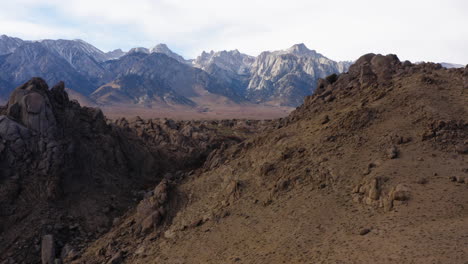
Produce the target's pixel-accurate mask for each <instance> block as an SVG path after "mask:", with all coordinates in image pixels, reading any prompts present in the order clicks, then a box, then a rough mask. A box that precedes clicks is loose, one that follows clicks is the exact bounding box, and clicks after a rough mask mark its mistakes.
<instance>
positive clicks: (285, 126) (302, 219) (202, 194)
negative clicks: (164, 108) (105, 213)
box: [73, 54, 468, 264]
mask: <svg viewBox="0 0 468 264" xmlns="http://www.w3.org/2000/svg"><path fill="white" fill-rule="evenodd" d="M467 116H468V68H465V69H445V68H442V67H441V66H440V65H439V64H431V63H424V64H420V65H413V64H411V63H409V62H403V63H401V62H400V61H399V60H398V58H397V57H396V56H394V55H388V56H382V55H374V54H368V55H365V56H363V57H361V58H360V59H359V60H358V61H357V62H356V63H355V64H354V65H353V66H352V67H351V68H350V70H349V73H346V74H341V75H339V76H338V77H336V76H335V77H330V78H327V80H321V81H319V83H318V89H317V91H316V93H315V94H314V95H312V96H310V97H307V99H306V100H305V103H304V104H303V105H302V106H300V107H299V108H298V109H297V110H296V111H294V112H293V113H292V114H291V115H290V116H289V117H288V118H285V119H282V120H278V121H277V124H276V125H275V128H276V129H274V130H268V131H267V132H264V133H261V134H259V135H258V136H256V137H254V138H251V139H248V140H246V141H244V142H242V143H240V144H238V145H235V146H232V147H230V148H221V149H219V150H216V151H215V152H213V153H212V154H211V155H210V157H209V158H208V161H207V162H206V163H205V165H204V166H203V168H201V169H199V170H196V171H195V172H193V173H192V174H190V175H186V176H185V178H183V179H182V180H181V179H177V180H171V179H170V178H169V179H168V180H166V181H163V182H161V183H160V184H159V185H158V186H157V187H156V188H155V189H154V192H152V193H151V195H150V196H148V197H147V198H145V199H143V200H142V201H141V202H140V203H139V205H138V207H137V208H136V209H135V210H133V211H130V212H128V213H127V215H126V217H125V218H123V219H120V220H119V222H116V223H115V224H114V226H113V227H112V229H111V231H110V232H108V233H107V234H105V235H104V236H102V237H101V238H100V239H98V240H97V241H95V242H94V243H92V244H90V245H89V246H88V247H87V249H86V251H85V253H84V254H83V255H80V256H75V260H74V261H73V263H103V262H106V261H109V263H233V262H238V263H455V264H457V263H460V264H464V263H465V262H466V259H468V248H467V247H466V246H465V245H466V244H467V243H468V233H467V232H468V231H467V229H466V226H467V223H468V208H466V206H465V205H466V204H467V203H468V195H467V190H468V189H467V188H468V180H467V179H466V178H467V177H468V174H467V173H468V163H467V160H466V159H467V154H468V120H466V117H467ZM162 212H164V213H162ZM151 217H154V218H151ZM147 219H153V220H152V221H149V220H147Z"/></svg>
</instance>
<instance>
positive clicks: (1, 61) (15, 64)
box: [0, 42, 95, 96]
mask: <svg viewBox="0 0 468 264" xmlns="http://www.w3.org/2000/svg"><path fill="white" fill-rule="evenodd" d="M32 76H42V77H43V78H44V79H45V80H46V81H48V82H52V83H57V82H59V81H66V82H67V85H68V88H71V89H73V90H75V91H77V92H79V93H82V94H84V95H88V94H90V93H91V92H92V91H93V90H94V89H95V85H94V84H93V83H92V82H91V81H90V80H89V79H88V78H87V77H86V76H85V75H83V74H81V73H79V72H77V71H76V70H75V69H74V68H73V67H72V66H71V65H70V63H68V62H67V61H66V60H65V59H63V58H62V57H60V56H58V55H57V54H55V53H54V52H52V51H50V50H49V49H47V48H46V47H45V46H44V45H43V44H41V43H39V42H30V43H26V44H23V45H22V46H20V47H18V48H17V49H15V51H14V52H13V53H11V54H9V55H5V56H2V57H0V79H3V80H5V81H8V82H9V83H11V84H13V85H15V86H16V85H20V84H21V83H23V82H25V81H27V80H28V79H29V78H31V77H32ZM13 87H14V86H13ZM10 89H11V88H10ZM7 92H8V93H9V92H11V90H8V91H7ZM8 93H6V94H3V96H8Z"/></svg>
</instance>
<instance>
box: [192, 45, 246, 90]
mask: <svg viewBox="0 0 468 264" xmlns="http://www.w3.org/2000/svg"><path fill="white" fill-rule="evenodd" d="M254 60H255V58H254V57H252V56H249V55H246V54H242V53H240V52H239V51H238V50H231V51H218V52H214V51H211V52H210V53H206V52H203V53H202V54H201V55H200V56H198V57H197V58H196V59H195V60H194V61H193V62H192V65H193V66H194V67H197V68H200V69H202V70H204V71H206V72H208V73H209V74H210V75H212V76H215V77H216V78H217V79H219V80H220V81H222V82H224V83H226V85H228V86H229V87H232V89H233V90H235V91H236V92H237V93H238V94H240V95H242V96H245V94H246V88H247V86H248V82H249V80H250V68H251V65H252V63H253V62H254Z"/></svg>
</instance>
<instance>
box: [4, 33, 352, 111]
mask: <svg viewBox="0 0 468 264" xmlns="http://www.w3.org/2000/svg"><path fill="white" fill-rule="evenodd" d="M350 64H351V62H336V61H333V60H331V59H328V58H327V57H325V56H323V55H322V54H320V53H318V52H316V51H314V50H310V49H308V48H307V47H306V46H305V45H304V44H296V45H294V46H292V47H291V48H289V49H285V50H279V51H265V52H262V53H261V54H260V55H259V56H256V57H255V56H250V55H246V54H243V53H241V52H239V51H238V50H232V51H217V52H214V51H211V52H209V53H208V52H203V53H202V54H201V55H200V56H198V57H197V58H195V59H192V60H187V59H184V58H183V57H182V56H180V55H179V54H177V53H175V52H173V51H172V50H170V49H169V48H168V47H167V45H165V44H158V45H156V46H155V47H153V48H144V47H137V48H133V49H131V50H130V51H128V52H124V51H122V50H121V49H117V50H114V51H110V52H103V51H101V50H99V49H98V48H96V47H94V46H93V45H91V44H89V43H87V42H85V41H83V40H62V39H59V40H38V41H27V40H22V39H19V38H14V37H9V36H6V35H2V36H0V100H1V99H3V101H4V100H5V99H6V97H7V95H8V94H9V93H10V92H11V91H12V90H13V89H14V88H15V87H17V86H19V85H20V84H22V83H24V82H25V81H26V80H28V79H29V78H31V77H32V76H39V77H42V78H43V79H44V80H46V81H47V82H48V83H57V82H59V81H64V82H65V83H66V84H67V87H66V88H67V91H68V92H69V93H70V96H71V97H72V98H78V100H79V101H80V102H81V103H82V104H94V105H99V106H101V107H113V106H123V105H130V106H143V107H145V108H152V107H162V108H164V107H166V108H170V107H178V106H179V107H180V106H183V107H186V108H188V109H190V108H194V107H202V106H207V105H213V104H215V105H216V104H218V105H225V104H229V105H272V106H286V107H296V106H298V105H300V104H301V103H302V102H303V98H304V96H307V95H310V94H312V93H313V91H314V90H315V88H316V80H317V79H318V78H324V77H326V76H328V75H331V74H335V73H341V72H344V71H346V70H347V69H348V67H349V66H350Z"/></svg>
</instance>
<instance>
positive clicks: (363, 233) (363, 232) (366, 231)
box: [359, 228, 371, 236]
mask: <svg viewBox="0 0 468 264" xmlns="http://www.w3.org/2000/svg"><path fill="white" fill-rule="evenodd" d="M370 231H371V230H370V229H369V228H363V229H362V230H361V231H359V235H361V236H365V235H367V234H369V232H370Z"/></svg>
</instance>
